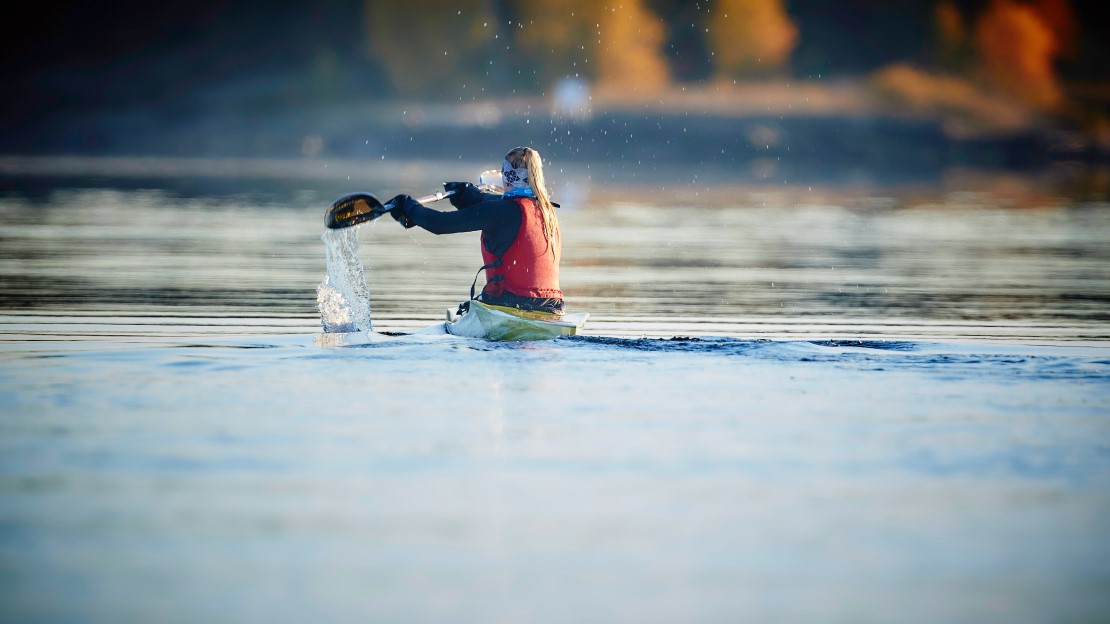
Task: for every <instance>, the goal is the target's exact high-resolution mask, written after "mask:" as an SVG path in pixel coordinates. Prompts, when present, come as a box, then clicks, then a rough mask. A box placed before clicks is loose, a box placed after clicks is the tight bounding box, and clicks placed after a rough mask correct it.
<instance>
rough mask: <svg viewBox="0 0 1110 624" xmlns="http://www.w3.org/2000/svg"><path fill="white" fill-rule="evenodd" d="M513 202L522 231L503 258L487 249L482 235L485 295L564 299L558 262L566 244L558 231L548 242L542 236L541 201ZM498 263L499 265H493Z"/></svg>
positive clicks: (483, 233)
mask: <svg viewBox="0 0 1110 624" xmlns="http://www.w3.org/2000/svg"><path fill="white" fill-rule="evenodd" d="M513 201H515V202H516V204H517V206H520V230H519V231H518V232H517V234H516V238H515V239H514V240H513V243H512V244H511V245H509V248H508V249H507V250H506V251H505V253H504V254H503V255H502V256H501V257H500V258H498V257H497V256H495V255H493V253H492V252H490V251H489V249H488V248H487V247H486V234H485V232H482V261H483V262H484V263H485V265H486V286H485V288H483V289H482V292H483V293H484V294H486V295H489V296H497V295H500V294H503V293H505V292H509V293H512V294H514V295H519V296H521V297H536V298H539V299H548V298H554V297H558V298H562V296H563V291H562V290H560V289H559V261H560V259H561V258H562V256H563V245H562V240H561V239H560V237H559V230H558V228H556V230H555V232H554V234H553V236H552V237H551V242H550V243H549V242H548V241H547V239H546V238H544V235H543V216H542V214H541V213H540V210H541V209H540V205H539V202H537V201H536V200H535V199H532V198H530V197H516V198H513ZM498 260H500V261H501V262H500V264H498V265H497V266H490V265H492V264H497V261H498Z"/></svg>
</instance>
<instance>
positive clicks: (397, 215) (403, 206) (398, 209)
mask: <svg viewBox="0 0 1110 624" xmlns="http://www.w3.org/2000/svg"><path fill="white" fill-rule="evenodd" d="M386 203H391V204H393V207H392V208H390V209H389V216H391V217H393V218H394V219H396V220H397V223H400V224H401V225H403V226H405V228H406V229H407V228H410V227H412V226H414V225H416V222H415V221H413V220H412V217H411V216H410V212H409V211H410V210H412V209H413V207H415V206H419V205H420V202H418V201H416V200H415V199H413V198H412V197H409V196H408V195H404V194H402V195H398V196H396V197H394V198H393V199H391V200H389V201H388V202H386Z"/></svg>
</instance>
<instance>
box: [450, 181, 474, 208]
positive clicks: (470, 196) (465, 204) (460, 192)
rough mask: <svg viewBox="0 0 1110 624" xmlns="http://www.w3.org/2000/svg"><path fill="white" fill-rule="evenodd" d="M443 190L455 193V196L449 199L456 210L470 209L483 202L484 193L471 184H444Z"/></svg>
mask: <svg viewBox="0 0 1110 624" xmlns="http://www.w3.org/2000/svg"><path fill="white" fill-rule="evenodd" d="M443 190H445V191H455V194H454V195H452V196H451V197H449V198H448V201H450V202H451V205H452V206H454V207H455V208H469V207H470V206H472V205H474V204H476V203H478V202H480V201H482V192H481V191H479V190H478V187H476V186H474V185H473V184H471V183H470V182H444V183H443Z"/></svg>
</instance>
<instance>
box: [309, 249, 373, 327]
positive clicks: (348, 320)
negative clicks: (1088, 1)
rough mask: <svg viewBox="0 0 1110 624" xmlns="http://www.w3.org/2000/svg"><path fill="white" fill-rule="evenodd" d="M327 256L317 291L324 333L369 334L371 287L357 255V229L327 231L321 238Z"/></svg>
mask: <svg viewBox="0 0 1110 624" xmlns="http://www.w3.org/2000/svg"><path fill="white" fill-rule="evenodd" d="M320 240H322V241H324V248H325V251H326V253H327V267H328V268H327V274H326V275H324V281H322V282H320V285H319V286H317V287H316V305H317V307H318V308H319V310H320V325H321V326H322V327H323V328H324V333H348V332H357V331H365V332H368V331H371V326H370V287H369V286H368V285H367V282H366V271H365V269H363V266H362V261H361V260H360V259H359V253H358V228H357V227H351V228H344V229H340V230H328V231H326V232H324V234H323V235H322V236H320Z"/></svg>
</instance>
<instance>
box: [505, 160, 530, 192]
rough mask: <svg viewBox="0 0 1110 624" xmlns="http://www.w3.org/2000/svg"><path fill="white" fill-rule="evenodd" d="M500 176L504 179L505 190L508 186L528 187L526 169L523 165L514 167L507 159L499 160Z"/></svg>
mask: <svg viewBox="0 0 1110 624" xmlns="http://www.w3.org/2000/svg"><path fill="white" fill-rule="evenodd" d="M501 177H502V178H504V180H505V187H506V189H505V190H508V189H510V188H529V186H528V170H527V169H525V168H524V167H514V166H513V165H512V163H510V162H509V161H508V159H505V160H503V161H501Z"/></svg>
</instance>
